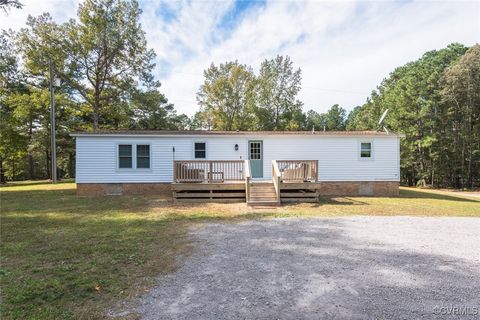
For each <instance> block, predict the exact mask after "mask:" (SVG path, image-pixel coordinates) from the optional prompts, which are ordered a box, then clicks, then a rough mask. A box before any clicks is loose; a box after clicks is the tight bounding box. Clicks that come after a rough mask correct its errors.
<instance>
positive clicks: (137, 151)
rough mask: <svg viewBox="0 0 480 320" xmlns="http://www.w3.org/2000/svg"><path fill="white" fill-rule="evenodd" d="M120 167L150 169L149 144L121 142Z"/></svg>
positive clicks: (119, 151)
mask: <svg viewBox="0 0 480 320" xmlns="http://www.w3.org/2000/svg"><path fill="white" fill-rule="evenodd" d="M117 155H118V161H117V163H118V169H150V145H149V144H142V143H138V144H123V143H121V144H119V145H118V150H117Z"/></svg>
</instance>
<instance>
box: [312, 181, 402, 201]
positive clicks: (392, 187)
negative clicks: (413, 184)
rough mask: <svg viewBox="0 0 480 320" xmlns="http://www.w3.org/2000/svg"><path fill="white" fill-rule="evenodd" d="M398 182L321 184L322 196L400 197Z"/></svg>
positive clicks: (333, 182)
mask: <svg viewBox="0 0 480 320" xmlns="http://www.w3.org/2000/svg"><path fill="white" fill-rule="evenodd" d="M398 187H399V182H398V181H332V182H323V181H322V182H320V183H319V189H317V191H318V193H319V194H320V196H376V197H391V196H398V193H399V188H398Z"/></svg>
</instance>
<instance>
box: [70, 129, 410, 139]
mask: <svg viewBox="0 0 480 320" xmlns="http://www.w3.org/2000/svg"><path fill="white" fill-rule="evenodd" d="M70 135H71V136H72V137H82V136H268V135H298V136H395V137H404V135H402V134H397V133H393V132H389V133H387V132H384V131H314V132H312V131H208V130H101V131H97V132H73V133H71V134H70Z"/></svg>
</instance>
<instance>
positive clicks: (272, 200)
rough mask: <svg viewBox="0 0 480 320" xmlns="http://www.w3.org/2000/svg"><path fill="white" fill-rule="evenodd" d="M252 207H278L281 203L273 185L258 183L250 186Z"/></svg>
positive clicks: (250, 203)
mask: <svg viewBox="0 0 480 320" xmlns="http://www.w3.org/2000/svg"><path fill="white" fill-rule="evenodd" d="M247 203H248V205H250V206H277V205H279V201H278V199H277V193H276V191H275V187H274V185H273V183H271V182H270V183H269V182H260V183H259V182H257V183H252V184H251V185H250V198H249V200H248V202H247Z"/></svg>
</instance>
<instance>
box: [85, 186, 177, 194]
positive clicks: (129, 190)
mask: <svg viewBox="0 0 480 320" xmlns="http://www.w3.org/2000/svg"><path fill="white" fill-rule="evenodd" d="M77 195H79V196H106V195H164V196H168V197H171V196H172V185H171V184H170V183H77Z"/></svg>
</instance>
